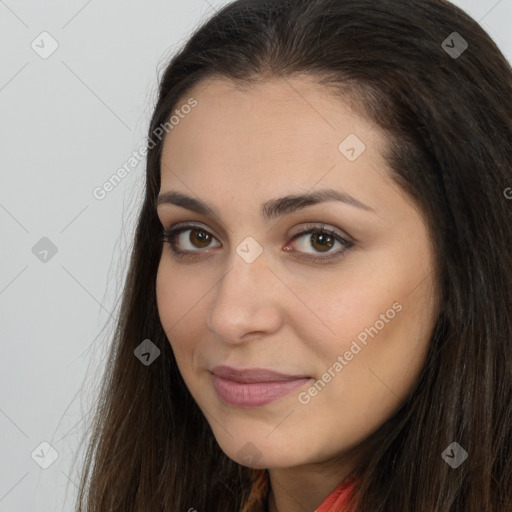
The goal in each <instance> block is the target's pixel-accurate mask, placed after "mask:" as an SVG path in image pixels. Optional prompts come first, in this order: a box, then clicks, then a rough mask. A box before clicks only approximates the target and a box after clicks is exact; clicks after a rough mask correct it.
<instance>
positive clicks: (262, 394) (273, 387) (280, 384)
mask: <svg viewBox="0 0 512 512" xmlns="http://www.w3.org/2000/svg"><path fill="white" fill-rule="evenodd" d="M211 373H212V375H213V387H214V389H215V392H216V393H217V396H218V397H219V398H220V400H221V401H223V402H224V403H225V404H227V405H232V406H234V407H258V406H262V405H265V404H268V403H270V402H273V401H275V400H277V399H279V398H281V397H283V396H285V395H287V394H289V393H291V392H292V391H293V390H295V389H297V388H299V387H301V386H304V385H305V384H306V383H308V382H310V381H311V380H312V378H311V377H308V376H304V375H285V374H282V373H279V372H275V371H273V370H268V369H265V368H247V369H235V368H231V367H228V366H216V367H215V368H213V369H212V370H211Z"/></svg>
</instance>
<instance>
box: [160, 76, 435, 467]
mask: <svg viewBox="0 0 512 512" xmlns="http://www.w3.org/2000/svg"><path fill="white" fill-rule="evenodd" d="M190 98H194V99H195V101H197V104H195V102H194V101H193V100H191V101H189V104H192V103H193V104H194V105H195V106H194V107H193V108H183V109H181V112H180V113H181V115H179V122H178V123H176V119H177V118H176V119H175V120H174V121H175V126H174V127H173V128H172V130H171V131H170V132H169V133H168V135H167V136H166V138H165V140H164V145H163V153H162V166H161V173H162V181H161V189H160V199H159V205H158V216H159V218H160V220H161V222H162V225H163V228H164V229H166V230H169V229H172V228H173V227H175V226H176V225H178V224H180V226H179V227H180V229H181V231H180V232H178V233H176V234H175V236H174V238H173V241H174V248H175V249H176V250H180V251H184V253H182V254H178V255H175V254H174V253H173V251H172V246H171V244H170V243H165V244H164V247H163V250H162V256H161V260H160V265H159V269H158V275H157V301H158V310H159V314H160V318H161V322H162V325H163V328H164V329H165V332H166V334H167V337H168V339H169V341H170V343H171V346H172V349H173V352H174V354H175V357H176V361H177V363H178V366H179V370H180V372H181V375H182V376H183V379H184V381H185V383H186V384H187V386H188V388H189V390H190V392H191V394H192V396H193V397H194V399H195V400H196V402H197V404H198V406H199V407H200V408H201V410H202V411H203V413H204V415H205V417H206V418H207V420H208V422H209V424H210V426H211V428H212V430H213V433H214V435H215V437H216V439H217V441H218V443H219V445H220V447H221V448H222V450H223V451H224V452H225V453H226V454H227V455H228V456H229V457H231V458H232V459H234V460H236V461H237V462H239V463H241V464H244V465H248V466H252V467H258V468H263V467H265V468H278V467H279V468H285V467H292V466H298V465H302V464H308V463H320V462H324V461H328V460H329V459H331V458H333V457H335V456H339V455H340V454H343V453H344V452H346V451H348V450H349V449H351V448H355V447H356V446H357V445H358V443H360V442H361V441H363V440H364V439H365V438H367V437H368V436H369V435H370V434H371V433H372V432H374V431H375V430H376V429H377V428H378V427H380V426H381V425H382V424H383V423H384V422H385V421H386V419H388V418H389V417H390V416H391V415H392V414H393V412H395V411H396V410H397V408H398V407H399V405H400V404H401V403H402V402H403V400H404V399H405V397H406V395H407V394H408V393H409V392H410V390H411V388H412V386H413V385H414V383H415V381H416V380H417V378H418V375H419V372H420V370H421V368H422V366H423V364H424V362H425V357H426V352H427V348H428V344H429V338H430V335H431V333H432V330H433V327H434V324H435V320H436V315H437V310H436V306H435V304H436V302H435V287H434V277H435V276H434V273H433V248H432V246H431V242H430V239H429V236H428V234H427V228H426V225H425V224H424V222H423V220H422V217H421V216H420V214H419V212H418V211H417V209H416V208H415V205H414V203H413V201H412V200H411V199H410V198H409V197H408V196H407V195H406V194H405V193H404V192H403V191H402V190H401V189H400V188H398V187H397V185H396V184H395V183H394V182H393V181H392V180H391V178H390V174H389V169H387V168H386V165H385V163H384V160H383V158H382V157H381V151H382V150H383V148H384V145H385V143H386V141H385V139H384V137H383V134H382V133H381V132H380V131H379V130H378V129H377V127H376V126H374V125H372V124H370V123H369V122H368V121H367V120H366V119H365V118H362V117H360V116H359V115H356V114H354V113H353V112H352V111H351V110H350V109H349V106H348V105H347V104H345V103H344V102H343V101H341V100H339V99H336V98H334V97H333V96H332V95H330V94H329V93H328V92H327V91H326V90H325V89H324V88H322V87H321V86H319V85H316V84H314V83H313V82H310V81H308V80H306V79H305V78H300V79H299V78H295V79H287V80H286V81H285V80H278V79H275V80H268V81H265V82H263V83H260V84H258V85H256V86H254V87H253V88H251V89H247V90H243V91H242V90H241V89H238V88H236V87H235V86H234V85H233V84H231V82H228V81H224V80H210V81H208V82H205V83H201V84H199V85H198V86H196V87H195V88H194V89H193V90H191V91H190V94H189V96H188V98H185V99H184V100H183V101H182V102H181V103H180V104H179V105H177V106H176V109H177V110H180V106H182V105H184V104H187V100H188V99H190ZM185 113H186V114H185ZM171 193H172V194H175V195H174V196H172V195H171ZM177 194H180V196H178V195H177ZM182 196H187V197H189V198H190V199H187V200H184V199H183V197H182ZM299 196H306V198H305V199H302V200H298V199H297V197H299ZM309 196H311V197H309ZM178 203H179V204H178ZM187 226H188V227H187ZM171 238H172V237H171ZM219 366H228V367H231V368H232V369H234V370H238V371H239V372H240V375H237V374H236V373H230V372H229V371H228V372H227V373H224V374H222V372H221V371H220V370H216V369H215V368H216V367H219ZM250 369H253V370H255V371H254V372H250V371H248V370H250ZM212 372H213V373H212ZM269 372H278V373H279V374H281V376H275V375H273V374H270V373H269ZM244 380H245V381H246V382H241V381H244ZM247 381H250V382H247Z"/></svg>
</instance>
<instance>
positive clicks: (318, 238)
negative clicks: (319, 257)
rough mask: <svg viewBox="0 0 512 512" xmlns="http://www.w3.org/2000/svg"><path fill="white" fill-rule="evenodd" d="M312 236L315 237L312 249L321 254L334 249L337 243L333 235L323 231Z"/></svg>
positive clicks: (312, 241)
mask: <svg viewBox="0 0 512 512" xmlns="http://www.w3.org/2000/svg"><path fill="white" fill-rule="evenodd" d="M312 235H313V236H312V237H311V247H313V249H315V250H317V251H320V252H325V251H328V250H329V249H332V247H333V245H334V243H335V241H336V240H335V239H334V237H333V236H332V235H330V234H328V233H324V232H322V231H319V232H318V233H314V234H312Z"/></svg>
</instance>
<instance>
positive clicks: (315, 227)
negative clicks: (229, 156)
mask: <svg viewBox="0 0 512 512" xmlns="http://www.w3.org/2000/svg"><path fill="white" fill-rule="evenodd" d="M190 229H203V230H204V231H207V232H208V233H210V234H211V235H212V236H214V238H215V239H216V240H217V241H218V242H219V243H221V242H220V240H219V237H218V236H217V235H216V234H215V233H211V231H214V230H211V229H210V228H209V227H206V226H204V225H201V223H199V224H196V223H191V222H187V221H183V222H178V223H176V224H174V225H173V226H171V227H170V228H168V229H164V231H165V232H173V233H178V232H183V231H187V230H190ZM314 231H328V232H332V233H333V234H334V235H336V236H337V237H339V238H341V239H342V240H344V241H346V242H347V243H349V244H354V243H355V242H356V241H355V240H354V239H353V237H351V236H350V235H348V234H346V233H345V232H344V231H341V230H340V229H339V228H336V227H335V226H330V225H329V224H326V223H325V222H320V221H319V222H318V223H315V222H307V223H305V225H303V226H301V228H300V229H299V230H298V231H297V232H296V233H294V234H293V235H290V237H291V240H295V239H296V238H297V237H299V236H305V235H308V234H311V232H314Z"/></svg>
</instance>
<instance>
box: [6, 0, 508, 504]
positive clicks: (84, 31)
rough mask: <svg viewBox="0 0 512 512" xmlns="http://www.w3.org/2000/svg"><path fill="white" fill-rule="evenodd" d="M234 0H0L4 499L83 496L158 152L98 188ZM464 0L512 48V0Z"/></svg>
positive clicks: (138, 140)
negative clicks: (164, 84)
mask: <svg viewBox="0 0 512 512" xmlns="http://www.w3.org/2000/svg"><path fill="white" fill-rule="evenodd" d="M226 3H228V2H227V1H226V0H208V1H207V0H167V1H157V0H153V1H152V2H146V3H144V4H143V3H142V2H138V3H137V2H134V1H129V2H128V1H125V2H121V1H119V0H118V1H108V2H105V1H104V2H99V1H98V0H96V1H94V0H89V1H84V0H80V1H77V0H73V1H69V0H68V1H66V2H64V1H60V2H56V1H53V2H42V1H41V2H36V1H34V0H32V1H28V2H21V1H19V2H16V1H3V0H0V55H1V60H0V62H1V67H0V112H1V117H0V154H1V160H0V165H1V171H0V177H1V187H0V226H1V233H2V243H1V245H0V257H1V267H0V268H1V270H0V318H1V323H0V337H1V342H2V345H1V348H2V354H1V395H0V431H1V437H0V439H1V440H0V447H1V454H0V460H1V472H0V512H30V511H50V510H51V511H64V510H65V511H72V510H73V504H74V500H75V495H76V494H75V493H76V483H77V482H78V473H79V470H80V460H81V459H78V463H77V464H74V465H73V464H72V461H73V459H74V457H77V456H78V455H77V454H78V453H81V452H80V450H79V441H80V440H81V439H82V436H83V427H84V425H85V423H86V421H87V420H88V419H89V415H88V414H87V412H88V411H89V408H90V405H91V402H92V401H93V400H94V397H95V393H96V387H95V386H96V384H97V382H98V380H99V378H100V377H101V374H102V370H103V364H104V358H105V355H106V350H107V346H108V342H109V335H110V334H111V330H112V326H113V322H110V324H107V320H108V319H109V318H110V317H111V315H113V316H114V317H115V316H116V314H117V313H116V312H117V307H118V299H119V295H120V291H121V287H122V282H123V277H124V275H125V270H126V264H127V256H128V254H129V248H130V246H131V237H132V234H133V226H134V221H135V214H136V213H137V210H138V207H139V205H140V200H141V197H142V184H143V177H144V163H143V162H141V163H139V164H138V165H137V166H136V167H134V168H131V167H130V169H131V172H130V173H129V174H128V176H127V177H126V178H124V180H123V181H122V182H121V183H120V184H119V185H118V186H117V187H115V189H114V190H112V191H110V192H109V193H107V194H106V197H105V198H104V199H102V200H98V199H96V198H95V197H94V196H93V193H92V192H93V190H94V188H95V187H98V186H102V184H103V183H104V182H105V181H107V180H108V179H109V177H110V176H111V175H112V174H114V173H115V172H116V170H117V169H119V168H120V167H122V166H123V164H125V163H127V162H128V160H129V158H130V157H131V156H132V153H133V152H134V151H138V150H139V149H140V148H141V147H142V146H143V145H144V140H145V136H146V130H147V125H148V121H149V117H150V115H151V109H152V107H153V105H154V101H155V98H156V88H157V72H158V71H159V70H162V68H163V67H164V66H165V63H166V62H167V60H168V58H169V57H170V56H171V55H172V54H173V53H174V52H175V51H176V50H177V49H178V48H179V46H180V45H181V44H182V43H183V42H184V41H185V40H186V38H187V36H188V35H189V34H190V33H191V31H192V30H193V29H194V28H195V27H196V26H197V25H198V24H200V23H201V21H202V20H204V19H205V18H206V17H208V16H210V14H212V13H213V12H214V10H216V9H218V8H219V7H221V6H222V5H225V4H226ZM454 3H456V4H457V5H459V6H460V7H462V8H463V9H464V10H466V11H467V12H468V13H469V14H470V15H471V16H473V18H475V19H476V20H477V21H479V22H480V23H481V25H482V26H483V27H484V28H485V29H486V30H487V31H488V32H489V33H490V35H491V36H492V37H493V39H494V40H495V41H496V42H497V44H498V46H499V47H500V48H501V49H502V51H503V52H504V53H505V55H506V56H507V58H508V59H509V61H512V35H511V33H510V27H511V26H512V0H500V1H497V0H458V1H456V2H454ZM44 31H46V32H48V33H49V34H50V35H51V37H52V38H53V39H54V40H55V41H56V42H57V43H58V48H57V50H56V51H55V52H54V53H53V54H52V55H51V56H49V57H48V58H46V59H43V58H42V57H41V56H40V55H39V54H38V53H36V51H35V50H34V49H33V48H32V47H31V45H32V42H33V41H35V42H34V45H38V46H36V48H37V49H38V51H39V52H40V53H42V52H44V51H49V50H50V49H51V40H50V39H49V38H48V36H40V34H41V33H42V32H44ZM447 36H448V34H447ZM41 39H43V42H41ZM440 44H441V41H440ZM43 237H47V238H48V239H50V240H51V242H52V243H53V244H54V245H55V246H56V248H57V252H56V254H55V255H53V256H52V255H51V253H48V255H47V256H46V258H47V261H46V262H43V261H41V260H40V259H39V258H43V257H44V253H41V254H40V255H39V258H38V257H36V255H35V254H34V253H33V250H32V248H33V247H34V246H35V245H36V243H38V241H39V240H40V239H41V238H43ZM36 247H37V246H36ZM40 250H41V249H40ZM36 252H37V251H36ZM105 325H107V326H109V327H107V328H106V329H105ZM84 420H86V421H84ZM42 442H47V443H49V444H50V445H51V446H52V448H53V449H54V450H55V451H56V453H58V458H57V459H56V460H55V461H54V462H53V464H51V465H50V466H49V467H48V468H47V469H42V468H41V467H40V466H39V465H38V464H37V463H36V461H39V462H41V461H46V462H48V461H49V460H50V457H51V453H49V452H48V448H47V447H46V448H45V447H44V446H43V447H40V444H41V443H42ZM34 450H35V452H34ZM32 454H33V458H32ZM45 457H46V458H45Z"/></svg>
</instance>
